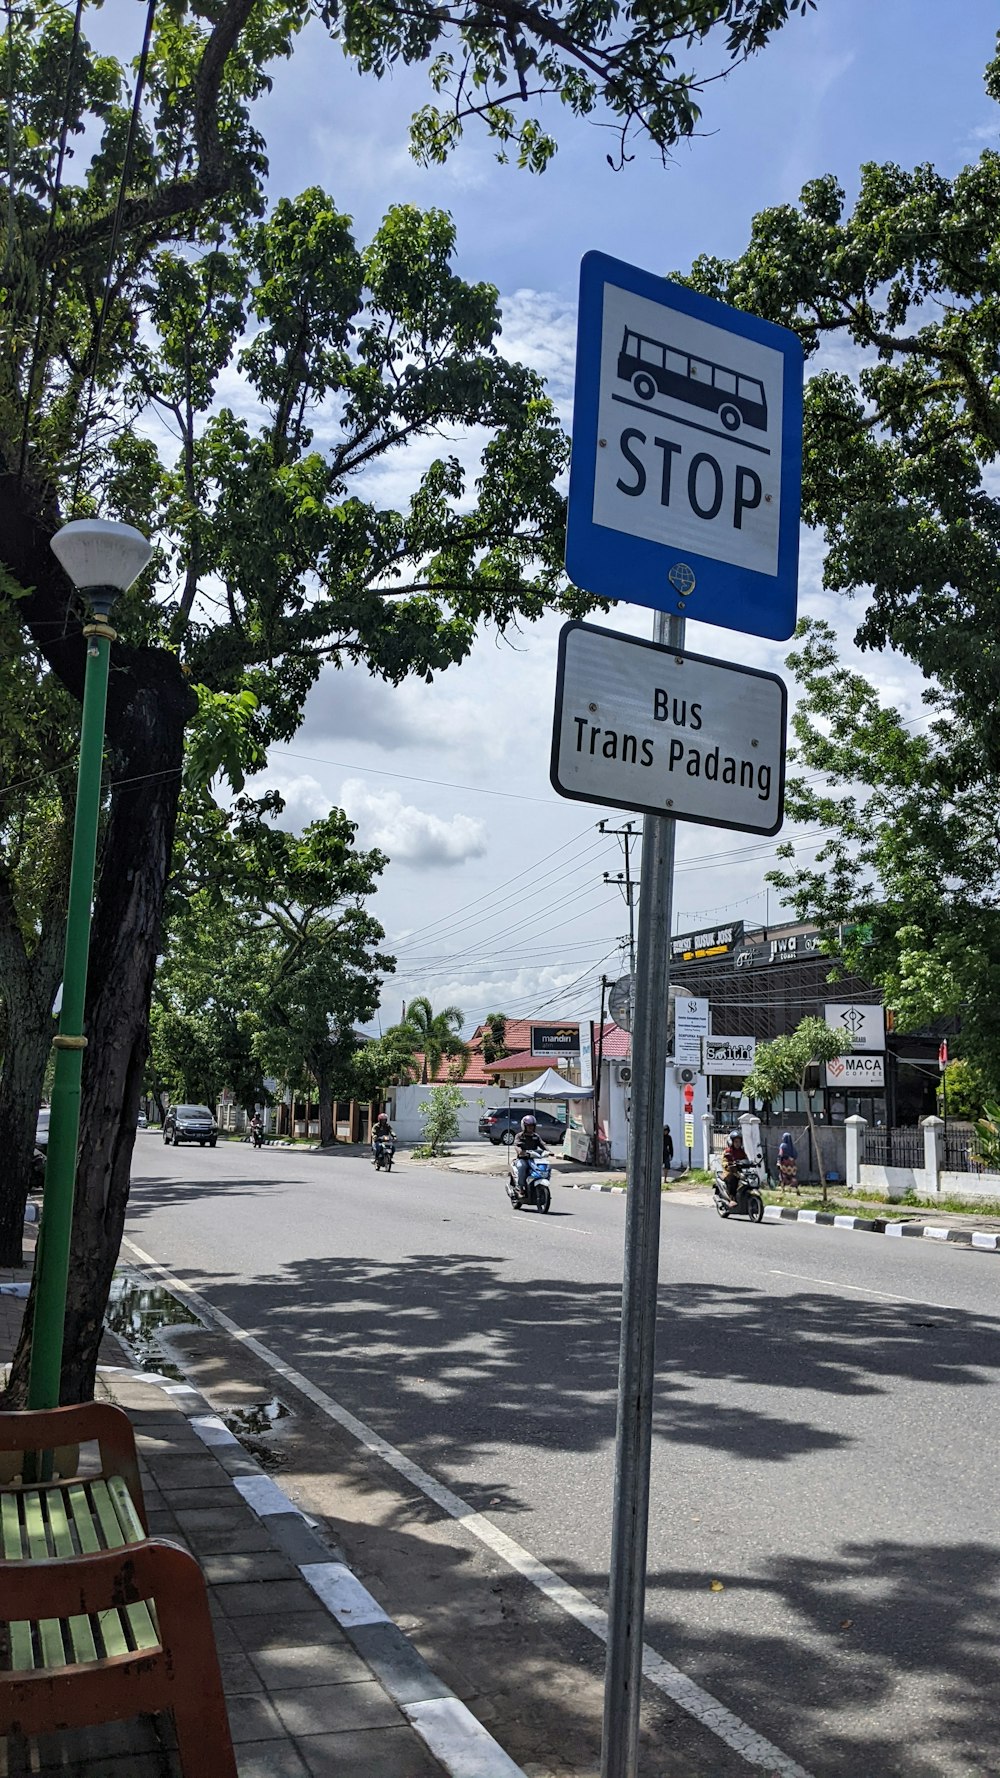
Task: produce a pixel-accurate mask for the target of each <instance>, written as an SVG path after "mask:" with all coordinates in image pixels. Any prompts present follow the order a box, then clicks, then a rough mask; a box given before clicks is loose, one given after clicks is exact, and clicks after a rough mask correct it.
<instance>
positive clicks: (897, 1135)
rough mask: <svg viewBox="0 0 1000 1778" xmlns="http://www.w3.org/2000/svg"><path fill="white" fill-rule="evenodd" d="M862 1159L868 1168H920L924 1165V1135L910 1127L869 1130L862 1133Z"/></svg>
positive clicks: (921, 1131)
mask: <svg viewBox="0 0 1000 1778" xmlns="http://www.w3.org/2000/svg"><path fill="white" fill-rule="evenodd" d="M863 1136H864V1144H863V1155H862V1158H863V1160H864V1161H866V1162H867V1164H868V1165H869V1166H870V1167H922V1166H923V1164H924V1133H923V1130H918V1129H915V1128H913V1127H912V1126H911V1127H909V1128H905V1129H898V1130H887V1129H884V1128H879V1127H876V1128H869V1129H867V1130H865V1131H864V1132H863Z"/></svg>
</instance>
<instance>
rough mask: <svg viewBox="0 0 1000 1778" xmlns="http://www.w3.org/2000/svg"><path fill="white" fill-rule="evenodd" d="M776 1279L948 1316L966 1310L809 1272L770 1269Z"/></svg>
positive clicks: (922, 1297) (948, 1304) (961, 1313)
mask: <svg viewBox="0 0 1000 1778" xmlns="http://www.w3.org/2000/svg"><path fill="white" fill-rule="evenodd" d="M769 1270H770V1272H771V1276H772V1277H774V1278H797V1279H798V1281H799V1283H800V1284H824V1285H826V1286H827V1288H828V1289H830V1290H853V1291H856V1292H857V1293H858V1295H859V1296H884V1297H885V1299H886V1301H887V1302H890V1303H912V1304H913V1306H914V1308H916V1309H941V1310H943V1311H944V1313H945V1314H947V1315H964V1314H965V1313H966V1311H965V1310H964V1309H956V1308H955V1307H954V1305H953V1304H951V1303H932V1302H929V1301H928V1300H927V1298H926V1297H924V1296H896V1294H895V1292H894V1291H891V1290H870V1289H869V1287H868V1285H867V1284H842V1283H841V1282H840V1280H839V1279H834V1278H813V1277H812V1276H811V1275H810V1273H808V1272H779V1271H778V1270H777V1267H775V1266H771V1267H770V1268H769Z"/></svg>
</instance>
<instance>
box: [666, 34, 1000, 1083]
mask: <svg viewBox="0 0 1000 1778" xmlns="http://www.w3.org/2000/svg"><path fill="white" fill-rule="evenodd" d="M987 89H988V91H989V93H990V96H991V97H992V98H993V99H994V100H996V99H998V98H1000V59H998V60H997V61H995V62H993V63H992V64H991V65H990V67H989V68H988V69H987ZM998 215H1000V154H998V153H997V152H996V151H995V150H993V149H990V150H987V151H986V152H984V153H983V154H982V155H981V156H980V157H979V159H978V160H977V161H975V162H973V163H972V164H970V165H968V166H966V167H963V168H962V170H961V171H960V172H959V173H958V174H957V175H956V176H955V177H954V178H950V179H949V178H946V177H944V176H943V175H942V174H940V173H938V172H937V171H936V170H935V169H934V168H933V167H930V166H926V165H925V166H920V167H917V168H916V169H914V170H913V171H911V172H907V171H905V170H903V169H902V168H900V167H898V166H893V165H885V166H877V165H867V166H865V167H863V168H862V170H861V180H860V190H859V193H858V197H857V200H856V202H855V203H854V205H853V207H849V206H848V204H847V201H846V199H845V195H844V193H843V191H842V190H841V189H840V188H839V187H838V185H837V183H836V181H835V180H834V179H833V178H831V177H826V178H819V179H815V180H813V181H811V182H810V183H809V184H808V185H807V186H805V188H804V189H803V192H802V194H801V198H800V201H799V204H798V205H797V206H791V205H783V206H781V207H780V208H777V209H773V210H767V211H764V212H762V214H761V215H759V216H758V217H756V218H755V220H754V224H753V229H752V233H751V239H750V244H749V246H748V248H747V251H746V252H745V253H744V254H743V256H742V257H741V258H740V259H738V260H736V261H733V262H723V261H720V260H715V259H703V260H700V261H698V262H697V263H696V265H695V266H694V268H693V271H692V274H691V281H692V283H694V284H695V285H696V286H697V287H698V288H699V289H702V290H705V291H708V292H710V293H711V294H713V295H717V296H721V297H723V298H724V299H725V300H726V301H729V302H732V303H735V304H736V306H738V307H741V308H747V309H751V310H754V311H755V312H756V313H758V314H762V315H765V316H767V317H768V318H770V319H772V320H775V321H779V322H783V323H785V324H786V325H788V326H791V327H794V328H795V329H796V331H797V332H798V333H799V334H800V336H801V337H802V340H803V342H804V345H805V349H806V352H807V355H809V356H810V357H811V358H813V360H814V361H816V360H820V362H821V354H828V353H829V352H830V350H831V348H836V350H837V361H836V367H835V368H833V367H830V366H829V364H828V365H827V366H826V367H823V368H817V369H816V371H815V373H814V374H813V375H812V377H811V378H810V380H809V383H808V387H807V392H806V436H805V463H804V497H805V499H804V510H805V516H806V519H807V521H808V522H809V523H810V524H812V525H813V526H814V527H815V528H816V529H817V530H818V531H820V532H821V533H822V535H823V538H824V541H825V544H826V556H825V562H824V581H825V584H826V586H827V587H828V588H829V589H831V590H832V591H836V592H838V593H841V594H843V595H845V596H847V597H851V596H853V595H855V594H863V595H864V603H863V605H862V607H861V609H860V611H859V624H858V629H857V635H856V641H857V644H858V646H859V647H860V648H861V649H862V650H865V651H869V652H872V653H877V652H879V651H881V650H883V649H885V648H893V649H896V650H898V651H899V652H900V653H901V654H903V655H904V656H905V657H907V659H908V660H910V661H911V662H913V663H914V665H915V666H916V667H917V668H918V669H919V670H920V672H921V673H922V674H923V676H924V679H925V681H926V690H925V693H924V699H925V702H926V704H927V705H928V707H929V708H928V717H927V718H925V719H923V720H922V721H918V722H917V723H915V724H914V723H905V722H903V721H902V720H901V719H900V716H899V714H898V713H897V712H896V711H894V710H892V709H890V708H888V707H887V706H886V705H885V704H884V703H883V701H882V699H881V698H880V696H879V695H878V691H877V689H876V687H877V683H878V678H879V674H878V671H877V670H873V671H872V673H871V675H870V678H866V677H864V676H861V675H858V674H852V673H848V672H845V671H844V670H843V669H842V667H841V665H840V663H839V662H838V660H837V651H836V647H835V644H834V639H833V635H832V632H831V631H830V630H829V629H828V628H826V627H824V626H823V625H809V626H805V627H804V628H803V629H802V631H801V632H800V646H799V647H798V649H797V650H796V653H795V655H794V656H793V659H792V666H793V670H794V672H795V673H796V676H797V678H798V680H799V684H800V688H801V690H802V692H803V694H804V697H803V711H802V714H801V715H800V717H799V718H798V719H797V721H796V724H795V728H796V738H797V743H798V745H797V761H798V764H799V766H800V767H801V768H803V771H802V775H801V776H800V777H798V779H796V780H793V782H792V783H791V785H790V787H789V798H788V808H789V812H790V813H791V814H792V815H794V816H795V817H796V818H798V819H799V820H801V821H803V822H807V823H808V824H809V825H810V826H811V827H815V826H819V827H821V828H822V829H824V830H825V833H826V835H827V841H826V844H825V845H824V846H823V848H822V849H821V850H820V851H819V853H818V854H817V856H816V861H815V866H814V867H812V868H807V867H805V866H802V865H798V866H796V867H786V868H784V869H783V870H782V871H780V872H779V873H778V874H777V876H776V877H775V878H774V879H773V880H774V881H776V882H777V883H778V884H779V886H781V887H782V888H783V889H785V891H786V893H787V894H788V896H789V898H790V899H791V901H792V903H793V905H794V906H795V908H796V911H797V913H798V914H799V915H800V916H802V917H806V916H808V917H811V918H816V919H818V920H819V921H820V922H821V923H822V925H823V926H824V929H825V930H826V931H827V933H828V934H830V935H831V936H832V935H833V934H834V933H836V932H837V930H838V929H842V930H843V935H844V944H843V950H844V955H845V960H846V962H847V964H848V966H849V967H852V968H855V969H858V970H859V971H860V972H861V973H863V974H864V975H866V976H867V978H868V979H869V980H872V981H876V982H878V983H879V984H880V985H881V986H883V987H884V989H885V992H886V997H887V999H888V1001H889V1003H890V1004H891V1005H892V1006H893V1007H894V1008H895V1009H896V1010H897V1013H898V1015H899V1019H900V1025H901V1027H902V1028H906V1027H907V1026H909V1027H911V1028H912V1027H913V1026H914V1025H918V1024H922V1023H925V1022H927V1021H928V1020H930V1019H933V1018H936V1017H938V1016H941V1015H944V1014H952V1013H955V1012H957V1011H959V1010H961V1017H962V1033H963V1035H962V1044H963V1049H964V1050H965V1052H966V1053H967V1054H968V1056H969V1057H970V1058H971V1059H973V1060H974V1061H975V1062H976V1065H977V1067H979V1068H980V1069H981V1070H982V1073H983V1075H984V1078H985V1079H986V1080H987V1082H988V1083H989V1084H990V1086H991V1090H992V1091H993V1092H994V1093H995V1092H996V1091H997V1089H998V1087H1000V1013H998V1011H997V1009H998V1007H1000V847H998V844H997V826H996V806H997V793H998V788H1000V729H998V727H997V724H996V720H995V709H996V705H997V701H998V696H1000V651H998V649H997V645H996V637H997V627H998V603H997V587H998V586H1000V500H998V498H997V493H996V463H997V456H998V452H1000V385H998V381H997V375H996V363H997V353H998V349H1000V253H998V244H1000V233H998V222H997V218H998ZM793 855H794V854H786V856H793Z"/></svg>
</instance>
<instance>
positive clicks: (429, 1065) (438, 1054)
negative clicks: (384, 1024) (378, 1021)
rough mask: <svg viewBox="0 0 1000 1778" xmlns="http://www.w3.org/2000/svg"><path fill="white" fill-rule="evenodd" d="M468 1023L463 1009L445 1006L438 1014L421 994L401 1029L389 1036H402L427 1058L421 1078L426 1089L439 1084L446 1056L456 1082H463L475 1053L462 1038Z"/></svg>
mask: <svg viewBox="0 0 1000 1778" xmlns="http://www.w3.org/2000/svg"><path fill="white" fill-rule="evenodd" d="M464 1023H465V1014H464V1013H463V1011H462V1009H461V1007H458V1006H444V1007H442V1008H441V1010H440V1012H435V1011H434V1008H433V1007H432V1005H431V1003H430V1001H429V1000H428V999H427V997H426V995H424V994H418V995H416V996H415V998H414V999H413V1000H411V1001H410V1003H409V1005H408V1007H407V1009H406V1017H405V1019H404V1020H403V1022H402V1024H401V1025H394V1026H392V1028H391V1030H390V1033H389V1035H390V1036H394V1035H395V1036H400V1037H402V1038H403V1040H404V1041H405V1042H406V1043H408V1044H412V1046H413V1049H414V1050H416V1051H418V1052H419V1053H420V1054H422V1055H423V1065H422V1069H421V1075H420V1078H421V1080H422V1081H423V1083H424V1085H425V1086H426V1084H427V1082H428V1081H429V1080H436V1079H437V1074H438V1070H439V1068H440V1067H441V1063H442V1061H443V1059H444V1058H445V1056H447V1057H448V1060H449V1062H450V1063H451V1067H450V1069H449V1073H450V1074H451V1075H452V1077H453V1079H456V1080H461V1078H462V1076H463V1075H464V1073H465V1071H466V1069H467V1068H468V1066H469V1059H470V1057H471V1054H472V1051H471V1050H470V1048H469V1046H468V1044H467V1043H466V1042H465V1041H464V1039H463V1038H462V1037H461V1036H460V1035H459V1033H460V1032H461V1029H462V1026H463V1024H464Z"/></svg>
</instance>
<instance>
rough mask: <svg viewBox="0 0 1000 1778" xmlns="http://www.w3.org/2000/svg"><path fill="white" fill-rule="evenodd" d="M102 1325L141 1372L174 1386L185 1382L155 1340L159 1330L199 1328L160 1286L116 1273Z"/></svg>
mask: <svg viewBox="0 0 1000 1778" xmlns="http://www.w3.org/2000/svg"><path fill="white" fill-rule="evenodd" d="M104 1320H105V1324H106V1325H107V1326H108V1327H109V1328H110V1329H111V1332H112V1333H113V1334H117V1336H118V1338H119V1339H120V1340H121V1342H122V1345H123V1346H125V1347H127V1349H128V1351H129V1352H130V1353H131V1354H132V1357H133V1359H134V1360H135V1362H136V1364H137V1365H138V1366H139V1369H140V1370H143V1371H159V1372H160V1373H161V1375H162V1376H165V1377H172V1378H173V1379H174V1381H175V1382H177V1383H183V1382H185V1381H186V1379H185V1377H184V1376H183V1374H182V1373H181V1372H180V1371H179V1370H178V1368H177V1366H176V1365H175V1364H172V1363H171V1362H170V1360H169V1359H168V1358H166V1357H165V1356H164V1349H163V1347H162V1346H161V1345H160V1341H159V1338H158V1335H159V1331H160V1328H161V1327H200V1326H201V1325H202V1324H201V1322H200V1321H199V1320H198V1317H197V1315H195V1314H194V1312H193V1311H192V1310H191V1309H189V1308H187V1307H186V1305H185V1304H184V1303H181V1302H178V1300H177V1298H176V1297H175V1296H172V1295H171V1293H170V1291H169V1290H164V1288H163V1286H162V1285H161V1284H150V1283H148V1281H147V1280H146V1279H144V1278H138V1277H136V1275H135V1274H134V1273H133V1272H128V1271H122V1272H116V1273H115V1275H114V1277H113V1278H112V1280H111V1294H110V1296H109V1298H108V1306H107V1309H106V1311H105V1315H104Z"/></svg>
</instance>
